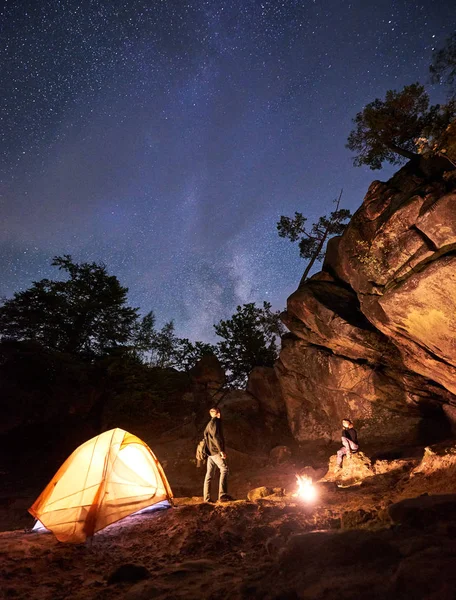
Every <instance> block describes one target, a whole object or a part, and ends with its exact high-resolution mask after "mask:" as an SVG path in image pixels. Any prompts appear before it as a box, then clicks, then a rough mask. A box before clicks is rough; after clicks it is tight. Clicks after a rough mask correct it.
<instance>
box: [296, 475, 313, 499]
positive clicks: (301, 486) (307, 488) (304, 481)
mask: <svg viewBox="0 0 456 600" xmlns="http://www.w3.org/2000/svg"><path fill="white" fill-rule="evenodd" d="M296 479H297V481H298V491H297V492H296V494H295V495H296V496H298V498H301V499H302V500H305V502H312V501H313V500H315V499H316V497H317V490H316V489H315V486H314V485H313V483H312V477H309V476H308V475H296Z"/></svg>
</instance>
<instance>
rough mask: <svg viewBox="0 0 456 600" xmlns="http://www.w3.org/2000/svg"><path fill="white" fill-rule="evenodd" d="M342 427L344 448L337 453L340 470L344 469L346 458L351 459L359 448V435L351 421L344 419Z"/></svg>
mask: <svg viewBox="0 0 456 600" xmlns="http://www.w3.org/2000/svg"><path fill="white" fill-rule="evenodd" d="M342 427H343V429H342V448H341V449H340V450H338V451H337V467H338V468H339V469H341V468H342V461H343V460H344V456H347V457H348V458H350V457H351V455H352V454H354V453H355V452H358V448H359V445H358V434H357V433H356V430H355V428H354V427H353V423H352V422H351V421H350V419H344V420H343V421H342Z"/></svg>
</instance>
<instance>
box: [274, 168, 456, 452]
mask: <svg viewBox="0 0 456 600" xmlns="http://www.w3.org/2000/svg"><path fill="white" fill-rule="evenodd" d="M423 165H425V168H423ZM425 173H426V174H425ZM455 250H456V181H455V179H454V177H445V176H443V177H442V173H441V172H440V173H439V172H437V173H435V172H434V173H433V169H432V163H430V162H429V161H424V160H423V161H422V164H421V165H416V164H412V163H409V164H408V165H406V166H405V167H404V168H403V169H401V170H400V171H398V173H396V175H395V176H394V177H393V178H392V179H390V180H389V181H388V182H386V183H383V182H380V181H374V182H373V183H372V184H371V186H370V188H369V190H368V193H367V195H366V197H365V199H364V202H363V204H362V206H361V207H360V208H359V210H358V211H357V212H356V213H355V215H354V216H353V218H352V220H351V222H350V223H349V225H348V227H347V229H346V231H345V232H344V234H343V235H342V236H340V237H337V238H333V239H332V240H330V242H329V244H328V249H327V253H326V258H325V261H324V264H323V269H322V271H321V272H320V273H317V274H316V275H314V276H313V277H311V278H310V279H309V280H307V281H306V282H305V283H304V284H303V285H301V286H300V287H299V289H298V290H297V291H296V292H294V293H293V294H292V295H291V296H290V298H288V303H287V310H286V312H285V313H283V315H282V318H283V322H284V323H285V324H286V326H287V327H288V328H289V330H290V332H291V333H289V334H287V335H286V336H285V338H284V340H283V346H282V351H281V354H280V358H279V360H278V362H277V364H276V372H277V376H278V379H279V382H280V386H281V389H282V394H283V397H284V401H285V404H286V408H287V414H288V420H289V423H290V427H291V429H292V432H293V434H294V436H295V438H296V439H297V440H298V441H304V440H311V439H318V438H326V439H335V438H338V437H339V435H340V431H339V430H340V421H341V419H342V418H344V417H345V416H347V417H351V418H352V419H354V420H356V422H357V425H358V428H359V429H360V430H361V434H362V435H363V436H365V437H368V438H369V439H371V440H373V439H377V440H378V439H379V438H391V439H393V438H394V439H396V440H397V441H407V440H408V441H411V440H412V439H414V438H415V437H416V434H417V432H418V430H419V429H420V428H422V425H423V416H425V415H434V416H442V415H443V412H445V413H446V414H447V416H448V418H454V414H455V410H454V406H455V405H456V312H455V309H456V252H455Z"/></svg>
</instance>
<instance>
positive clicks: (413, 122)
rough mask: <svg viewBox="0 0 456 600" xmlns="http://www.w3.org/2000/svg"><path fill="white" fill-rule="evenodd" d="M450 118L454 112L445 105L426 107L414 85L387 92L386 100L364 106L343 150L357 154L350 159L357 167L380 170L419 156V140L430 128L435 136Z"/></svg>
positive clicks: (420, 89) (420, 90)
mask: <svg viewBox="0 0 456 600" xmlns="http://www.w3.org/2000/svg"><path fill="white" fill-rule="evenodd" d="M453 118H454V110H453V108H452V107H449V106H448V105H445V106H442V107H441V106H440V105H438V104H436V105H435V106H431V108H429V96H428V94H427V93H426V92H425V90H424V87H423V86H422V85H420V84H419V83H413V84H412V85H406V86H405V87H404V89H403V90H402V91H401V92H396V91H395V90H388V91H387V92H386V96H385V100H380V99H378V98H377V99H376V100H374V101H373V102H370V103H369V104H368V105H367V106H365V107H364V109H363V110H362V111H361V112H359V113H358V114H357V115H356V117H355V118H354V119H353V122H354V124H355V125H356V128H355V129H353V130H352V131H351V133H350V135H349V136H348V140H347V144H346V147H347V148H348V149H349V150H352V151H354V152H357V153H358V154H357V156H355V158H354V159H353V164H354V165H355V166H356V167H360V166H362V165H368V166H369V167H370V168H371V169H373V170H375V169H381V168H382V164H383V163H384V162H385V161H386V162H389V163H391V164H393V165H399V164H402V163H403V162H405V161H406V160H411V159H416V158H418V157H419V154H418V153H417V147H416V141H417V139H418V138H420V137H422V136H423V135H427V132H428V131H429V129H432V134H433V135H434V136H438V135H439V132H443V131H444V130H445V128H446V127H447V126H448V125H449V123H450V122H451V120H452V119H453ZM437 130H438V131H437Z"/></svg>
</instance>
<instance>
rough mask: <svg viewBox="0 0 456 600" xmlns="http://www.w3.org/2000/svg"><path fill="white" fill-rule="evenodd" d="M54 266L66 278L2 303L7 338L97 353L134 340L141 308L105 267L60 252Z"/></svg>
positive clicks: (1, 326)
mask: <svg viewBox="0 0 456 600" xmlns="http://www.w3.org/2000/svg"><path fill="white" fill-rule="evenodd" d="M52 265H53V266H56V267H58V269H59V270H61V271H65V272H66V273H67V275H68V276H69V278H68V279H66V280H65V281H51V280H49V279H42V280H41V281H37V282H34V283H33V285H32V287H31V288H29V289H28V290H25V291H23V292H17V293H16V294H14V297H13V298H12V299H10V300H6V301H5V302H4V303H3V305H2V306H1V307H0V336H1V338H2V339H14V340H34V341H37V342H39V343H41V344H42V345H43V346H45V347H47V348H50V349H53V350H57V351H61V352H66V353H69V354H77V355H86V356H97V355H103V354H106V353H108V352H110V351H111V350H112V349H113V348H116V347H119V346H128V345H129V343H130V342H132V340H133V339H134V334H135V328H136V324H137V320H138V309H136V308H130V307H128V306H127V305H126V303H127V292H128V289H127V288H125V287H123V286H121V285H120V283H119V281H118V279H117V278H116V277H114V276H112V275H109V274H108V273H107V270H106V266H105V265H101V264H97V263H81V264H78V263H75V262H73V260H72V258H71V256H69V255H65V256H57V257H55V258H54V260H53V261H52Z"/></svg>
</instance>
